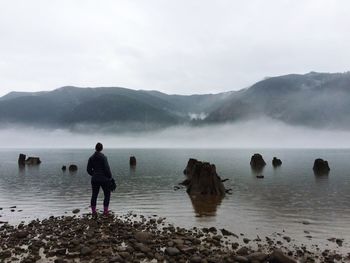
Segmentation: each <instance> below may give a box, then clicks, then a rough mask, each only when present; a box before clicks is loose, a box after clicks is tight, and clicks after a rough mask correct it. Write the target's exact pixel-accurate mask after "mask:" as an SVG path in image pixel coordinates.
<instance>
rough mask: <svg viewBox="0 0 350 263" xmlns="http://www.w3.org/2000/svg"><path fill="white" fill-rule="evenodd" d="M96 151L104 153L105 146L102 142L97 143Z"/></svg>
mask: <svg viewBox="0 0 350 263" xmlns="http://www.w3.org/2000/svg"><path fill="white" fill-rule="evenodd" d="M95 150H96V151H97V152H100V151H102V150H103V145H102V143H100V142H98V143H96V146H95Z"/></svg>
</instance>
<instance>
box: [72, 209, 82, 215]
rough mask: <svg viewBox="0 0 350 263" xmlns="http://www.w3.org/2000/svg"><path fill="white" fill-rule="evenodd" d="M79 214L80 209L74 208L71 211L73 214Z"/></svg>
mask: <svg viewBox="0 0 350 263" xmlns="http://www.w3.org/2000/svg"><path fill="white" fill-rule="evenodd" d="M79 212H80V209H78V208H76V209H74V210H73V211H72V213H73V214H78V213H79Z"/></svg>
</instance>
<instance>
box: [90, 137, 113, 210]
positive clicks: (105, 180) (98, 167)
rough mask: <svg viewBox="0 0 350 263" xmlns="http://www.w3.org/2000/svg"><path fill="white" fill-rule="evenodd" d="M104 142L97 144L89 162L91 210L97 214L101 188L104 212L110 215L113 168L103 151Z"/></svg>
mask: <svg viewBox="0 0 350 263" xmlns="http://www.w3.org/2000/svg"><path fill="white" fill-rule="evenodd" d="M102 150H103V145H102V143H97V144H96V146H95V153H94V154H93V155H91V157H90V158H89V161H88V164H87V172H88V174H89V175H90V176H91V187H92V196H91V212H92V214H94V215H95V214H96V202H97V197H98V193H99V191H100V188H102V190H103V194H104V200H103V214H104V215H108V213H109V210H108V206H109V201H110V198H111V190H110V187H109V183H110V180H111V179H112V173H111V169H110V167H109V164H108V160H107V157H106V156H105V155H104V154H103V153H102Z"/></svg>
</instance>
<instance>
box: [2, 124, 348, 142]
mask: <svg viewBox="0 0 350 263" xmlns="http://www.w3.org/2000/svg"><path fill="white" fill-rule="evenodd" d="M124 128H125V130H127V127H124ZM76 130H79V131H78V132H76V131H70V130H65V129H53V128H52V129H50V128H46V129H43V128H33V127H25V126H6V127H2V128H1V129H0V137H1V141H0V147H1V148H91V147H92V146H93V145H94V144H95V143H96V142H97V141H101V142H103V143H104V144H105V146H106V147H108V148H349V147H350V131H337V130H321V129H312V128H305V127H301V126H290V125H287V124H285V123H282V122H278V121H274V120H271V119H259V120H251V121H245V122H237V123H230V124H220V125H206V126H189V125H187V126H184V125H183V126H174V127H169V128H165V129H157V130H152V131H147V132H140V131H139V132H133V131H132V129H130V131H129V132H111V130H113V127H112V126H111V125H99V126H97V125H80V126H79V129H76ZM105 131H108V132H105Z"/></svg>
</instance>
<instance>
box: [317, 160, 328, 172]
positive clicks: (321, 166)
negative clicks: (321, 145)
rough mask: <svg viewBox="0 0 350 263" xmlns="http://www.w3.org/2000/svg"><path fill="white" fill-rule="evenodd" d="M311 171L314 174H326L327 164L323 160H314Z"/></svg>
mask: <svg viewBox="0 0 350 263" xmlns="http://www.w3.org/2000/svg"><path fill="white" fill-rule="evenodd" d="M313 170H314V172H315V174H328V173H329V171H330V168H329V165H328V162H327V161H325V160H323V159H316V160H315V162H314V167H313Z"/></svg>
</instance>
